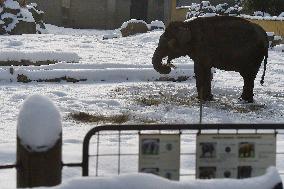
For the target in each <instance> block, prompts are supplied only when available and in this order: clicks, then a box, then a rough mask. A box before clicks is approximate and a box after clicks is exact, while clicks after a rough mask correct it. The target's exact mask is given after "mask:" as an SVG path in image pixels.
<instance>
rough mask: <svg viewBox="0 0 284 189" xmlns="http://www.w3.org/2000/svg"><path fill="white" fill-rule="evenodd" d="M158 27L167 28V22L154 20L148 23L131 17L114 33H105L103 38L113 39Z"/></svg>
mask: <svg viewBox="0 0 284 189" xmlns="http://www.w3.org/2000/svg"><path fill="white" fill-rule="evenodd" d="M156 29H161V30H164V29H165V24H164V23H163V22H162V21H159V20H154V21H151V23H150V24H147V23H146V22H145V21H143V20H137V19H131V20H128V21H126V22H123V24H122V25H121V27H120V28H118V29H116V30H115V31H114V32H113V33H109V34H105V35H104V36H103V39H113V38H119V37H127V36H130V35H135V34H137V33H146V32H148V31H152V30H156Z"/></svg>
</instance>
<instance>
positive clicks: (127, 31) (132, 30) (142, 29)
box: [120, 22, 148, 37]
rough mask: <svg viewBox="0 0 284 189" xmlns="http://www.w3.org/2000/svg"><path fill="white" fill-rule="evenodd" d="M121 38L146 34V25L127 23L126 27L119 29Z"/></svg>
mask: <svg viewBox="0 0 284 189" xmlns="http://www.w3.org/2000/svg"><path fill="white" fill-rule="evenodd" d="M120 31H121V35H122V37H127V36H130V35H135V34H137V33H146V32H148V27H147V24H145V23H143V22H129V23H128V24H127V26H126V27H122V28H121V29H120Z"/></svg>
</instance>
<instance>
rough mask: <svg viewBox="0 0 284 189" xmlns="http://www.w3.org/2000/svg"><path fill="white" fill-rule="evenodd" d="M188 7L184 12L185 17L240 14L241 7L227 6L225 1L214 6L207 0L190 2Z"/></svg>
mask: <svg viewBox="0 0 284 189" xmlns="http://www.w3.org/2000/svg"><path fill="white" fill-rule="evenodd" d="M188 9H189V11H188V12H187V14H186V19H191V18H195V17H210V16H219V15H230V16H237V15H240V12H241V10H242V7H239V6H238V5H235V6H234V7H229V6H228V4H227V3H223V4H219V5H217V6H216V7H215V6H212V5H211V4H210V2H209V1H202V2H201V3H200V4H197V3H192V4H191V6H189V7H188Z"/></svg>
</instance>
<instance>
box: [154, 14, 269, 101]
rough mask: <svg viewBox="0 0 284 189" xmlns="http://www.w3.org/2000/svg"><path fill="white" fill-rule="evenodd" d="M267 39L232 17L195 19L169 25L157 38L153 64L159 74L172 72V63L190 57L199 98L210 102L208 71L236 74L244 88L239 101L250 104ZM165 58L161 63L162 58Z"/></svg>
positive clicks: (265, 55)
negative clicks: (164, 61)
mask: <svg viewBox="0 0 284 189" xmlns="http://www.w3.org/2000/svg"><path fill="white" fill-rule="evenodd" d="M268 47H269V42H268V37H267V34H266V32H265V31H264V29H263V28H261V27H260V26H259V25H257V24H254V23H252V22H250V21H248V20H245V19H243V18H239V17H233V16H214V17H198V18H196V19H194V20H191V21H187V22H181V21H173V22H170V23H169V25H168V26H167V27H166V29H165V31H164V33H163V34H162V35H161V36H160V39H159V43H158V47H157V48H156V50H155V52H154V54H153V57H152V64H153V67H154V69H155V70H156V71H157V72H159V73H160V74H169V73H170V72H171V67H173V65H172V64H171V61H172V60H173V59H175V58H178V57H181V56H189V57H190V58H191V59H192V60H193V62H194V73H195V78H196V88H197V93H198V98H199V99H200V100H201V99H202V100H205V101H210V100H213V95H212V93H211V80H212V79H213V77H212V74H211V68H217V69H221V70H226V71H235V72H239V73H240V75H241V76H242V77H243V80H244V85H243V92H242V95H241V97H240V98H241V99H242V100H244V101H245V102H249V103H251V102H253V101H254V100H253V96H254V94H253V88H254V80H255V78H256V75H257V72H258V70H259V68H260V66H261V63H262V61H263V60H264V71H263V75H262V78H261V81H260V83H261V85H263V83H264V76H265V71H266V64H267V58H268ZM166 57H167V58H168V59H167V63H163V58H166Z"/></svg>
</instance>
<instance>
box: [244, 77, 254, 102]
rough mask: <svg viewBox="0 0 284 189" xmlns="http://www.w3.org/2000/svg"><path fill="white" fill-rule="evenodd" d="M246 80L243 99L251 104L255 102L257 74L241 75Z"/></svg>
mask: <svg viewBox="0 0 284 189" xmlns="http://www.w3.org/2000/svg"><path fill="white" fill-rule="evenodd" d="M241 75H242V77H243V79H244V86H243V93H242V96H241V98H242V99H243V100H245V101H247V102H249V103H252V102H253V96H254V94H253V88H254V79H255V77H256V74H255V73H250V74H249V73H246V74H244V73H241Z"/></svg>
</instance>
